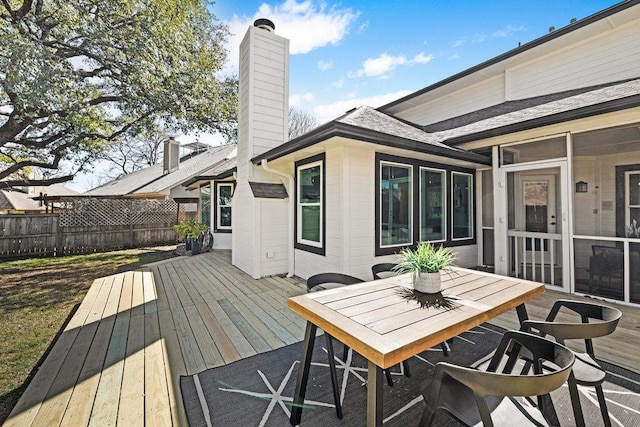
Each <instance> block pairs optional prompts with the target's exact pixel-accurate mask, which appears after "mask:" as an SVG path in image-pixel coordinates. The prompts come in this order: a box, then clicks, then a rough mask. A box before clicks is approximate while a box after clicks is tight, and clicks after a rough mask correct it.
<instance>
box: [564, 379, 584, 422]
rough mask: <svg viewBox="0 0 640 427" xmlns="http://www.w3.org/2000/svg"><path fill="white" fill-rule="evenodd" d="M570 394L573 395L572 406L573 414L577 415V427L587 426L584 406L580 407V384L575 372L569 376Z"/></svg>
mask: <svg viewBox="0 0 640 427" xmlns="http://www.w3.org/2000/svg"><path fill="white" fill-rule="evenodd" d="M567 382H568V385H569V396H570V397H571V406H572V408H573V416H574V417H575V421H576V426H577V427H585V424H584V415H583V414H582V407H580V394H579V393H578V385H577V384H576V380H575V378H574V377H573V373H571V375H570V376H569V381H567Z"/></svg>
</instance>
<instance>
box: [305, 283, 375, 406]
mask: <svg viewBox="0 0 640 427" xmlns="http://www.w3.org/2000/svg"><path fill="white" fill-rule="evenodd" d="M363 282H364V280H362V279H358V278H357V277H353V276H349V275H348V274H342V273H320V274H316V275H313V276H311V277H309V278H308V279H307V292H316V291H321V290H325V289H331V288H334V287H340V286H345V285H354V284H356V283H363ZM324 336H325V339H326V342H327V357H328V359H329V372H330V373H331V386H332V387H333V401H334V402H335V405H336V416H337V417H338V418H339V419H342V404H341V403H340V392H339V390H338V374H337V372H336V361H335V359H334V354H333V337H332V336H331V335H329V334H328V333H327V332H326V331H325V333H324ZM348 351H349V348H348V347H347V346H346V345H345V346H344V352H343V360H344V359H346V358H347V356H346V355H347V352H348Z"/></svg>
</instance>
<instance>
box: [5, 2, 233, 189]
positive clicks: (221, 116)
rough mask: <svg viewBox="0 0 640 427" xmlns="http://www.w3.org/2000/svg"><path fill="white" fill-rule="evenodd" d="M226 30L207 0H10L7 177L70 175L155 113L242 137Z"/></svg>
mask: <svg viewBox="0 0 640 427" xmlns="http://www.w3.org/2000/svg"><path fill="white" fill-rule="evenodd" d="M227 37H228V29H227V28H226V26H224V25H222V24H219V23H217V21H216V19H215V17H214V16H213V15H211V14H210V13H209V12H208V10H207V8H206V5H205V3H204V1H201V0H149V1H145V2H141V1H139V0H109V1H104V0H24V1H18V0H1V1H0V180H4V182H0V185H1V186H4V187H6V186H12V185H25V184H26V185H47V184H51V183H57V182H65V181H68V180H71V179H73V176H74V174H75V173H77V172H79V171H82V170H86V169H88V168H89V167H90V164H91V162H92V161H93V160H94V159H96V158H97V157H98V156H99V155H100V153H102V152H104V151H105V150H107V149H108V148H109V147H110V146H111V145H112V144H113V143H114V141H116V140H118V139H119V138H123V137H125V136H127V137H131V136H135V135H140V134H141V133H142V132H143V130H145V129H150V128H152V127H153V126H154V124H155V123H157V122H161V123H163V125H164V126H166V127H167V129H170V130H171V131H175V132H182V133H193V132H199V131H201V132H216V131H217V132H221V133H222V134H224V135H225V136H226V137H227V138H229V139H234V136H235V129H236V123H235V121H236V105H237V90H238V83H237V78H236V77H235V76H233V77H222V76H220V70H221V69H222V67H223V65H224V62H225V61H226V51H225V50H224V48H223V43H224V42H225V40H226V39H227ZM26 171H30V172H38V173H35V175H36V176H42V179H29V178H28V177H27V173H26Z"/></svg>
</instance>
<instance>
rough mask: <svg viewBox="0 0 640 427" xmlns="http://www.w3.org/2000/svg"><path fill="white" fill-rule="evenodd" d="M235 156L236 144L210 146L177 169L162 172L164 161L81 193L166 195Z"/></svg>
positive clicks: (99, 194) (182, 161)
mask: <svg viewBox="0 0 640 427" xmlns="http://www.w3.org/2000/svg"><path fill="white" fill-rule="evenodd" d="M235 156H236V145H235V144H229V145H223V146H219V147H212V148H210V149H208V150H206V151H203V152H200V153H198V154H196V155H192V156H189V157H188V158H186V159H184V160H183V159H181V161H180V165H179V167H178V169H177V170H175V171H173V172H171V173H168V174H164V168H163V165H162V164H157V165H153V166H150V167H148V168H145V169H142V170H139V171H136V172H133V173H130V174H128V175H125V176H123V177H121V178H119V179H116V180H114V181H111V182H108V183H106V184H104V185H101V186H100V187H97V188H94V189H93V190H90V191H87V192H86V193H83V194H84V195H87V196H124V195H135V194H140V195H142V194H146V195H150V194H164V195H168V194H169V192H170V191H171V189H172V188H175V187H177V186H181V185H182V184H183V183H184V182H185V181H188V180H189V179H191V178H193V177H194V176H198V175H200V174H202V173H203V172H204V171H207V170H211V169H215V168H218V167H220V168H223V167H227V166H228V165H229V163H228V161H229V160H230V159H234V158H235ZM223 165H226V166H223Z"/></svg>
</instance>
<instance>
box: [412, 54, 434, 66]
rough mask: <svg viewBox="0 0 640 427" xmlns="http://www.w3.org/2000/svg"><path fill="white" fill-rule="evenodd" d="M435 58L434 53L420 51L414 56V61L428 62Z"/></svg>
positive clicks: (419, 62) (418, 62)
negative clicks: (426, 53) (427, 53)
mask: <svg viewBox="0 0 640 427" xmlns="http://www.w3.org/2000/svg"><path fill="white" fill-rule="evenodd" d="M432 59H433V55H431V54H429V55H425V53H424V52H420V53H419V54H417V55H416V56H414V57H413V60H412V62H414V63H416V64H428V63H429V62H431V60H432Z"/></svg>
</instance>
